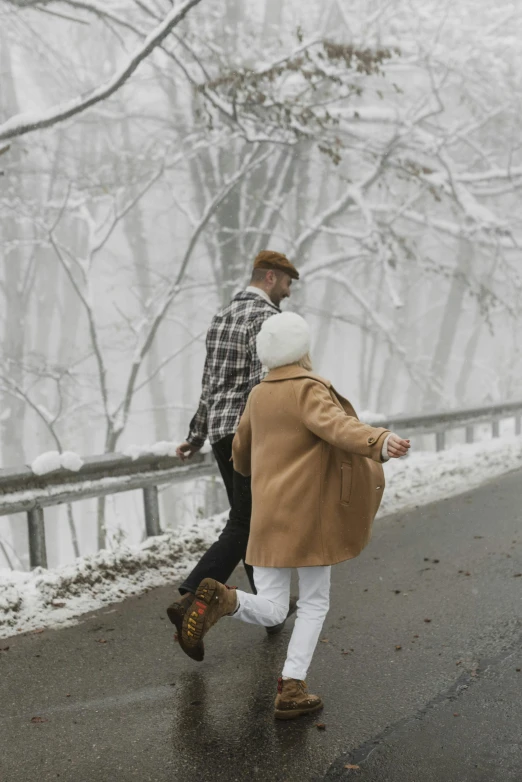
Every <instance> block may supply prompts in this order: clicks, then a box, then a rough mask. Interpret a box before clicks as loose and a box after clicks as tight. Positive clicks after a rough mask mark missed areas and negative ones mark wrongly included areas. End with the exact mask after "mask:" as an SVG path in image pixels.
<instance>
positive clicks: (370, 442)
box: [368, 437, 375, 445]
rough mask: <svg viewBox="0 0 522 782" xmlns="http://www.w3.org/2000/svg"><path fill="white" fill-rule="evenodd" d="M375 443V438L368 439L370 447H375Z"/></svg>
mask: <svg viewBox="0 0 522 782" xmlns="http://www.w3.org/2000/svg"><path fill="white" fill-rule="evenodd" d="M374 442H375V437H368V445H373V444H374Z"/></svg>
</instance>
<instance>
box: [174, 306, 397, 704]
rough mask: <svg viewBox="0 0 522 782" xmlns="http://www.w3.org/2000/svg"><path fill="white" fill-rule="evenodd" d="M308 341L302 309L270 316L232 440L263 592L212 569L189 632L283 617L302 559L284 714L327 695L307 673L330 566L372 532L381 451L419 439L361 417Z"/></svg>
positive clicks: (192, 635)
mask: <svg viewBox="0 0 522 782" xmlns="http://www.w3.org/2000/svg"><path fill="white" fill-rule="evenodd" d="M309 350H310V332H309V329H308V326H307V324H306V323H305V321H304V320H303V319H302V318H301V317H300V316H299V315H296V314H294V313H290V312H285V313H281V314H280V315H274V316H273V317H271V318H269V319H268V320H266V321H265V323H264V324H263V326H262V328H261V331H260V332H259V335H258V337H257V352H258V356H259V358H260V360H261V362H262V363H263V365H265V366H266V367H267V368H268V369H269V370H270V371H269V373H268V375H267V376H266V377H265V378H264V380H263V381H262V382H261V383H260V384H259V385H258V386H256V387H255V388H254V389H253V391H252V392H251V393H250V396H249V398H248V402H247V405H246V408H245V411H244V413H243V416H242V418H241V421H240V423H239V427H238V430H237V433H236V436H235V438H234V442H233V459H234V468H235V469H236V470H237V471H238V472H239V473H241V475H245V476H248V475H251V476H252V506H253V508H252V519H251V526H250V537H249V542H248V549H247V555H246V562H248V563H249V564H251V565H253V566H254V581H255V584H256V588H257V595H251V594H247V593H246V592H242V591H239V590H236V589H231V588H229V587H226V586H224V585H223V584H220V583H219V582H217V581H215V580H214V579H211V578H206V579H204V580H203V581H202V582H201V584H200V585H199V588H198V590H197V592H196V597H195V599H194V602H193V604H192V606H191V609H190V610H189V611H187V613H186V614H185V619H184V624H183V631H182V632H183V641H184V643H185V644H186V645H187V646H188V647H191V646H195V645H196V644H197V643H198V642H199V641H200V640H201V639H202V638H203V636H204V635H205V634H206V633H207V632H208V630H209V629H210V628H211V627H212V626H213V625H214V624H215V623H216V622H217V621H218V619H220V618H221V617H223V616H225V615H230V616H233V617H235V618H236V619H240V620H242V621H243V622H250V623H253V624H260V625H264V626H270V625H276V624H278V623H280V622H282V621H283V620H284V618H285V617H286V614H287V611H288V600H289V594H290V577H291V571H292V569H293V568H297V571H298V575H299V600H298V603H297V617H296V621H295V626H294V630H293V632H292V637H291V639H290V644H289V646H288V652H287V657H286V662H285V664H284V667H283V671H282V675H281V678H280V679H279V683H278V694H277V697H276V701H275V716H276V718H278V719H292V718H294V717H298V716H300V715H302V714H307V713H309V712H313V711H316V710H317V709H320V708H321V707H322V705H323V703H322V701H321V699H320V698H319V697H318V696H316V695H310V694H309V693H308V692H307V689H306V684H305V681H304V680H305V678H306V674H307V670H308V667H309V665H310V662H311V659H312V656H313V653H314V650H315V647H316V645H317V641H318V639H319V634H320V632H321V628H322V626H323V622H324V619H325V617H326V614H327V612H328V608H329V594H330V569H331V566H332V565H335V564H337V563H338V562H343V561H344V560H347V559H352V558H353V557H356V556H357V555H358V554H359V553H360V552H361V551H362V549H363V548H364V547H365V546H366V544H367V543H368V541H369V539H370V533H371V525H372V522H373V519H374V516H375V514H376V513H377V509H378V507H379V504H380V502H381V498H382V493H383V489H384V473H383V469H382V466H381V462H383V461H386V460H387V459H388V458H398V457H400V456H404V455H405V454H406V453H407V452H408V449H409V447H410V443H409V440H403V439H401V438H400V437H398V436H397V435H395V434H392V433H390V432H389V431H388V430H387V429H382V428H375V427H373V426H367V425H366V424H363V423H361V422H360V421H359V420H358V419H357V416H356V414H355V411H354V410H353V408H352V407H351V405H350V403H349V402H348V401H347V400H345V399H343V398H342V397H340V396H339V395H338V394H337V393H336V392H335V391H334V389H333V388H332V385H331V383H330V382H329V381H328V380H325V379H324V378H322V377H319V376H318V375H315V374H313V373H312V371H311V364H310V360H309Z"/></svg>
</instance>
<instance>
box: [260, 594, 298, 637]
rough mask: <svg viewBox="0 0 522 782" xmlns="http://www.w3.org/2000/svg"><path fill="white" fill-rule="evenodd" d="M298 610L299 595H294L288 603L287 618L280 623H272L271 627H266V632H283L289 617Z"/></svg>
mask: <svg viewBox="0 0 522 782" xmlns="http://www.w3.org/2000/svg"><path fill="white" fill-rule="evenodd" d="M296 610H297V597H295V596H293V595H292V596H291V597H290V600H289V603H288V613H287V615H286V619H283V621H282V622H280V623H279V624H278V625H270V627H265V630H266V634H267V635H278V634H279V633H280V632H281V630H283V628H284V626H285V624H286V620H287V619H288V617H289V616H292V614H295V612H296Z"/></svg>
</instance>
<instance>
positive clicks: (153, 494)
mask: <svg viewBox="0 0 522 782" xmlns="http://www.w3.org/2000/svg"><path fill="white" fill-rule="evenodd" d="M143 507H144V509H145V529H146V531H147V537H148V538H150V537H152V536H153V535H161V527H160V514H159V501H158V487H157V486H145V488H144V489H143Z"/></svg>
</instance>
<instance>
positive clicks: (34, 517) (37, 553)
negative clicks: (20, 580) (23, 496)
mask: <svg viewBox="0 0 522 782" xmlns="http://www.w3.org/2000/svg"><path fill="white" fill-rule="evenodd" d="M27 528H28V531H29V564H30V565H31V570H32V569H33V568H35V567H44V568H46V567H47V550H46V547H45V523H44V512H43V508H40V506H39V505H37V506H36V507H35V508H32V509H31V510H30V511H28V512H27Z"/></svg>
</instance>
